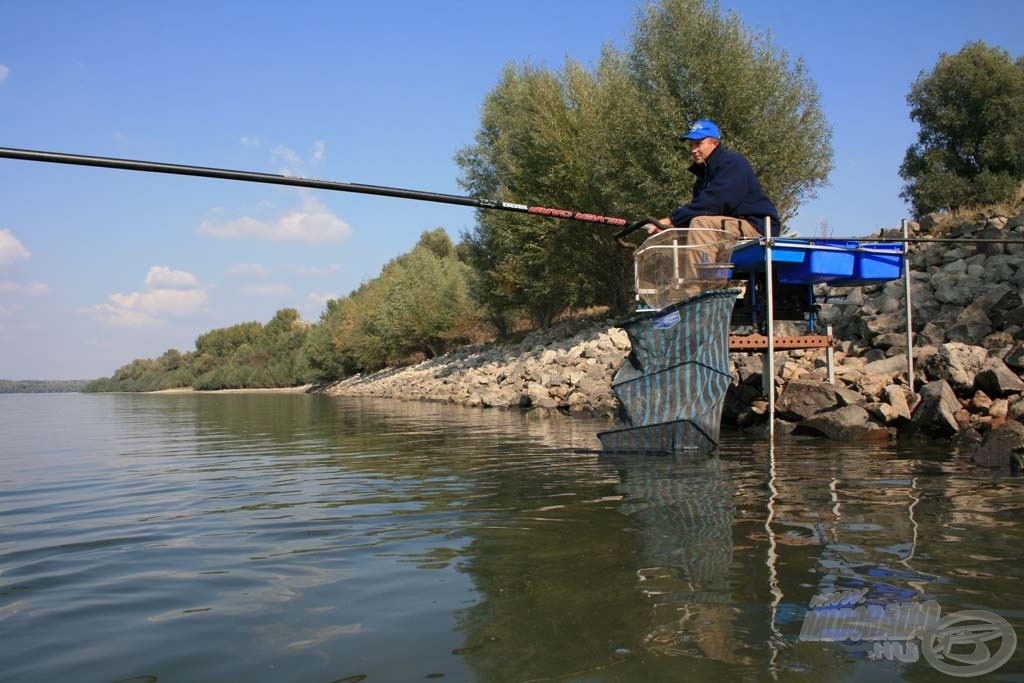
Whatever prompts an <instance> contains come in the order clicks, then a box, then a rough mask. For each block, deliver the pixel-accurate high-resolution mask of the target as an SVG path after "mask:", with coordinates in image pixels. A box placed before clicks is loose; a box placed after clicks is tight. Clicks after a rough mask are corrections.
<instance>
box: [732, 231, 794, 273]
mask: <svg viewBox="0 0 1024 683" xmlns="http://www.w3.org/2000/svg"><path fill="white" fill-rule="evenodd" d="M804 244H807V241H806V240H797V239H777V240H775V242H774V243H773V244H772V267H774V268H779V267H781V268H787V267H790V266H794V265H798V264H801V263H803V262H804V259H805V258H807V250H806V249H804V248H803V246H802V245H804ZM793 245H801V246H799V247H798V246H793ZM732 263H733V266H735V270H736V271H738V272H745V273H757V272H760V271H762V270H764V245H763V244H759V243H757V242H748V243H747V244H743V245H740V246H739V247H736V248H735V249H733V251H732Z"/></svg>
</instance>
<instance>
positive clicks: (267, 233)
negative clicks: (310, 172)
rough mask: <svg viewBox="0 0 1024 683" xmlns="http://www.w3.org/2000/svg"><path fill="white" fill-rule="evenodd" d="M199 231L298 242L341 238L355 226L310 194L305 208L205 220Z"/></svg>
mask: <svg viewBox="0 0 1024 683" xmlns="http://www.w3.org/2000/svg"><path fill="white" fill-rule="evenodd" d="M198 231H199V233H200V234H203V235H210V236H212V237H223V238H225V239H251V238H257V239H265V240H273V241H296V242H310V243H317V242H339V241H341V240H343V239H345V238H346V237H348V236H349V235H350V234H351V233H352V230H351V228H349V226H348V223H346V222H345V221H343V220H341V219H340V218H338V217H337V216H336V215H334V214H333V213H332V212H331V211H330V210H328V209H327V207H325V206H324V205H323V204H321V203H320V202H319V201H318V200H317V199H316V198H315V197H312V196H308V197H306V198H305V199H304V200H303V202H302V208H301V209H297V210H294V211H290V212H289V213H286V214H284V215H282V216H279V217H277V218H273V219H271V220H260V219H258V218H252V217H250V216H244V217H242V218H238V219H235V220H228V221H225V222H223V223H215V222H214V221H212V220H205V221H203V222H202V223H200V224H199V228H198Z"/></svg>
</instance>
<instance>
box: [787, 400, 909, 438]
mask: <svg viewBox="0 0 1024 683" xmlns="http://www.w3.org/2000/svg"><path fill="white" fill-rule="evenodd" d="M793 433H794V434H808V433H810V434H820V435H822V436H826V437H828V438H829V439H832V440H834V441H883V440H887V439H888V438H889V431H888V430H887V429H886V428H885V427H883V426H882V425H880V424H878V423H877V422H875V421H874V420H872V419H871V416H870V415H868V411H867V410H865V409H864V408H862V407H861V406H855V405H848V406H843V407H842V408H837V409H835V410H832V411H829V412H826V413H819V414H818V415H815V416H814V417H812V418H811V419H809V420H805V421H803V422H801V423H800V424H799V425H797V427H796V429H795V430H794V432H793Z"/></svg>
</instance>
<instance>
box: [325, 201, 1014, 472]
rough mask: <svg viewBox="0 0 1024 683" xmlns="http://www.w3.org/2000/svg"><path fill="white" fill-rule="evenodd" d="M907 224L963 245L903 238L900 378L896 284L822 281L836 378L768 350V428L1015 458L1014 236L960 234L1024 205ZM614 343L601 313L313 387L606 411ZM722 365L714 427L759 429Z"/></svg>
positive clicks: (751, 383) (803, 357)
mask: <svg viewBox="0 0 1024 683" xmlns="http://www.w3.org/2000/svg"><path fill="white" fill-rule="evenodd" d="M912 228H913V235H914V236H915V237H917V236H921V237H944V238H960V239H963V240H964V241H963V243H930V244H915V245H912V246H911V249H910V252H911V257H910V260H911V284H912V295H911V298H912V302H913V306H912V313H913V320H914V326H913V327H914V335H913V345H914V346H913V352H914V358H915V372H914V375H915V376H914V378H913V381H912V382H911V381H909V380H908V378H907V376H906V360H905V359H906V334H905V313H904V311H905V308H904V303H905V297H904V290H903V283H902V281H894V282H889V283H886V284H883V285H875V286H870V287H856V288H849V289H839V288H833V289H831V290H829V291H828V294H829V300H828V301H827V302H826V303H825V304H824V305H823V306H822V309H821V312H820V320H821V321H822V322H823V323H831V324H832V325H833V326H834V333H835V338H836V344H835V374H836V381H835V383H834V384H829V383H828V381H827V366H826V360H825V352H824V350H813V351H810V350H808V351H790V352H779V353H778V355H777V357H776V371H777V376H776V377H775V386H776V391H777V392H778V394H777V396H778V400H777V405H776V407H777V416H778V417H779V418H780V422H779V423H778V425H777V428H778V429H779V430H781V431H784V432H795V433H798V434H799V433H806V434H818V435H822V436H826V437H830V438H834V439H890V438H898V437H899V438H906V437H912V436H914V435H924V436H926V437H940V438H956V439H959V440H962V442H963V443H965V444H967V445H968V447H969V450H972V451H974V452H975V455H974V457H975V460H976V461H978V462H980V463H982V464H987V465H1012V464H1014V463H1018V464H1019V463H1020V457H1021V456H1020V453H1021V452H1024V424H1021V422H1020V420H1021V419H1022V417H1024V380H1022V376H1024V298H1022V296H1021V293H1020V291H1021V285H1022V284H1024V244H1014V243H1007V244H1003V243H996V242H977V243H975V242H970V240H971V239H1001V238H1006V239H1012V240H1022V241H1024V214H1022V215H1014V216H997V215H989V216H985V217H983V218H979V219H978V220H975V221H970V222H965V223H960V224H957V225H953V226H943V225H942V224H941V223H940V222H939V220H938V219H936V218H934V217H929V218H926V219H925V220H923V221H922V222H921V223H920V224H913V225H912ZM893 236H898V235H893ZM789 332H790V333H796V332H797V330H790V331H789ZM776 333H777V334H782V333H786V331H785V330H781V329H777V330H776ZM628 352H629V340H628V338H627V336H626V334H625V332H624V331H623V330H621V329H619V328H617V327H615V323H614V321H612V320H602V321H586V322H576V323H572V324H567V325H563V326H561V327H556V328H553V329H551V330H547V331H538V332H534V333H532V334H529V335H527V336H526V337H525V338H524V339H523V340H521V341H518V342H515V343H503V344H494V345H485V346H475V347H466V348H463V349H460V350H458V351H455V352H453V353H450V354H447V355H446V356H442V357H439V358H435V359H431V360H429V361H425V362H423V363H420V364H418V365H415V366H411V367H405V368H394V369H387V370H383V371H381V372H378V373H375V374H372V375H368V376H357V377H353V378H349V379H346V380H343V381H341V382H337V383H335V384H333V385H331V386H329V387H327V388H325V391H327V392H328V393H334V394H344V395H368V396H382V397H390V398H401V399H412V400H430V401H448V402H454V403H458V404H462V405H467V406H480V407H500V408H517V409H545V410H557V411H562V412H566V413H569V414H573V413H585V414H597V415H606V416H608V417H613V416H614V415H615V413H616V410H617V402H616V400H615V397H614V394H613V392H612V389H611V380H612V377H613V375H614V373H615V370H616V369H617V368H618V367H619V365H620V364H621V363H622V361H623V359H624V358H625V356H626V355H627V354H628ZM731 362H732V372H733V380H734V381H733V385H732V386H731V387H730V390H729V393H728V396H727V399H726V406H725V410H724V411H723V424H725V425H733V426H735V427H738V428H743V429H750V428H753V429H758V428H763V423H764V422H765V419H766V418H765V414H766V411H767V401H766V400H765V399H764V397H763V391H762V387H763V386H764V380H763V362H762V355H761V354H741V353H735V354H732V356H731Z"/></svg>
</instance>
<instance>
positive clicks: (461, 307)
mask: <svg viewBox="0 0 1024 683" xmlns="http://www.w3.org/2000/svg"><path fill="white" fill-rule="evenodd" d="M472 277H473V274H472V271H471V269H470V268H469V266H468V265H467V264H466V263H464V262H463V261H461V260H460V258H459V250H458V249H456V247H455V246H454V245H453V244H452V242H451V239H450V238H449V237H448V234H447V233H446V232H445V231H444V230H443V229H441V228H438V229H436V230H432V231H427V232H424V233H423V234H422V235H421V236H420V240H419V242H418V243H417V245H416V246H415V247H414V248H413V250H412V251H410V252H409V253H407V254H403V255H402V256H399V257H398V258H396V259H395V260H393V261H391V262H390V263H388V264H387V265H386V266H385V267H384V269H383V270H382V271H381V275H380V277H378V278H375V279H373V280H370V281H369V282H366V283H364V284H363V285H362V286H361V287H360V288H359V289H357V290H356V291H354V292H352V294H350V295H349V296H348V297H345V298H344V299H339V300H335V301H331V302H328V306H327V310H326V311H325V312H324V314H323V315H322V316H321V317H320V323H319V325H317V326H316V327H315V328H314V330H313V331H312V333H311V335H310V338H309V339H308V341H307V347H306V351H307V356H308V358H309V363H310V366H311V367H312V368H313V370H314V371H315V373H316V375H317V377H319V378H321V379H335V378H338V377H344V376H346V375H351V374H354V373H357V372H366V371H373V370H378V369H380V368H382V367H384V366H385V365H388V364H391V363H396V362H401V361H402V360H403V359H408V358H412V357H426V358H431V357H434V356H436V355H438V354H440V353H444V352H445V351H448V350H450V349H451V348H453V347H454V346H456V345H458V344H459V343H462V342H465V341H467V340H468V339H470V338H471V337H473V336H474V335H475V331H476V329H477V328H478V327H479V319H478V316H477V313H476V306H475V302H474V300H473V299H472V297H471V295H470V288H471V280H472Z"/></svg>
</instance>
